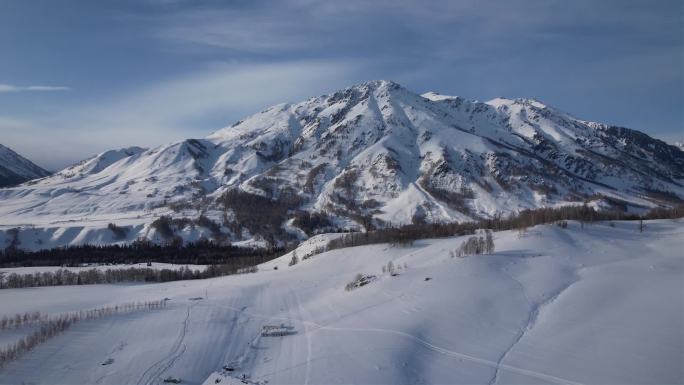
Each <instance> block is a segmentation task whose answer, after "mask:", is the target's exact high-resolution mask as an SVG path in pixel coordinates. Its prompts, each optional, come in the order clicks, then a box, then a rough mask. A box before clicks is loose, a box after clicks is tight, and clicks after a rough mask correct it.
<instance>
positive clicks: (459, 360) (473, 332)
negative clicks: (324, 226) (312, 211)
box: [0, 220, 684, 384]
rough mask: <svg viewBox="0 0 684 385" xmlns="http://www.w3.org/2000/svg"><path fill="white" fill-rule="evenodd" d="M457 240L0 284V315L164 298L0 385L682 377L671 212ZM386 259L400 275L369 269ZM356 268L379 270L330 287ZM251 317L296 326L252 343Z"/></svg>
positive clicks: (676, 235) (101, 324) (100, 325)
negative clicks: (184, 276)
mask: <svg viewBox="0 0 684 385" xmlns="http://www.w3.org/2000/svg"><path fill="white" fill-rule="evenodd" d="M463 240H464V237H456V238H449V239H436V240H422V241H417V242H415V244H414V245H413V246H410V247H398V246H391V245H387V244H383V245H371V246H363V247H356V248H347V249H339V250H334V251H330V252H326V253H323V254H318V255H315V256H313V257H311V258H308V259H306V260H303V261H301V262H300V263H299V264H297V265H295V266H292V267H288V261H289V260H290V259H291V255H285V256H283V257H281V258H279V259H277V260H274V261H271V262H268V263H265V264H263V265H261V266H260V271H259V272H258V273H255V274H246V275H240V276H229V277H222V278H214V279H208V280H200V281H180V282H170V283H161V284H143V285H140V284H138V285H94V286H73V287H68V286H67V287H52V288H31V289H12V290H2V291H0V304H2V306H0V316H1V315H12V314H15V313H18V312H26V311H35V310H39V311H41V312H45V313H60V312H65V311H72V310H77V309H88V308H94V307H99V306H105V305H109V304H116V303H123V302H130V301H136V300H140V301H143V300H155V299H162V298H165V297H166V298H170V301H169V305H168V307H167V308H165V309H162V310H154V311H149V312H141V313H134V314H128V315H121V316H114V317H110V318H105V319H100V320H97V321H87V322H82V323H79V324H77V325H76V326H74V327H72V328H71V329H69V330H68V331H66V332H65V333H63V334H61V335H59V336H58V337H56V338H54V339H52V340H50V341H48V342H47V343H45V344H43V345H40V346H39V347H38V348H36V349H35V350H34V351H31V352H30V353H28V354H27V355H25V356H23V357H22V358H21V359H19V360H18V361H15V362H13V363H11V364H9V365H8V366H6V367H4V368H2V369H0V384H19V383H22V382H25V383H32V384H86V383H87V384H151V383H161V382H162V381H163V379H164V378H167V377H169V376H171V377H174V378H180V379H182V380H183V383H187V384H201V383H203V382H204V381H205V380H206V379H207V378H209V376H210V375H212V376H214V377H212V380H211V381H212V382H213V381H214V378H217V376H219V375H218V374H212V373H214V372H220V371H221V367H222V366H223V365H230V366H231V367H234V368H235V371H234V372H233V373H235V375H236V376H239V375H242V374H243V373H244V374H246V375H248V376H249V377H250V378H251V380H252V381H262V382H263V381H268V383H269V384H281V383H285V384H334V383H357V384H361V383H364V384H365V383H373V384H420V383H440V384H457V383H468V384H473V383H479V384H494V383H497V384H506V383H527V384H533V383H534V384H536V383H543V384H548V383H559V384H577V383H682V382H683V381H684V373H683V370H682V362H684V328H682V325H684V319H683V314H684V308H683V306H684V255H683V253H682V247H683V246H684V242H683V240H684V223H682V222H681V221H676V220H675V221H672V220H659V221H649V222H646V226H645V229H644V231H643V233H640V232H639V229H638V223H636V222H613V223H612V224H611V223H607V222H604V223H597V224H593V225H585V226H584V227H583V228H582V226H581V225H580V224H579V223H577V222H570V223H569V226H568V228H567V229H563V228H560V227H558V226H555V225H553V224H550V225H543V226H536V227H533V228H530V229H528V230H527V231H525V232H518V231H507V232H500V233H495V242H496V247H497V251H496V252H495V253H494V254H492V255H485V256H472V257H467V258H450V256H449V251H450V250H453V249H455V248H457V247H458V245H460V243H461V242H462V241H463ZM314 243H315V242H314ZM304 247H306V248H308V249H311V248H312V244H311V243H309V244H307V245H305V246H304ZM307 253H308V251H306V250H298V255H300V256H302V255H305V254H307ZM388 261H392V262H393V263H394V265H395V266H402V269H401V270H398V273H399V275H397V276H394V277H391V276H389V275H387V274H385V275H383V274H382V273H381V266H382V265H383V264H386V263H387V262H388ZM404 264H406V266H407V268H403V266H404ZM275 267H277V268H278V269H277V270H275V269H274V268H275ZM357 273H365V274H375V275H378V277H379V279H377V280H376V281H374V282H372V283H371V284H369V285H367V286H364V287H361V288H358V289H355V290H353V291H350V292H347V291H345V290H344V286H345V284H346V283H347V282H349V281H350V280H352V279H353V277H354V275H355V274H357ZM426 277H429V278H431V279H430V280H426V279H425V278H426ZM198 297H202V299H201V300H198V299H197V298H198ZM266 324H276V325H279V324H286V325H288V326H292V327H294V330H295V331H296V333H295V334H293V335H289V336H285V337H275V338H273V337H261V336H260V331H261V328H262V326H263V325H266ZM2 333H4V332H0V334H2ZM109 359H111V361H108V360H109ZM105 362H109V364H107V365H102V364H103V363H105ZM228 382H229V381H228V380H224V382H223V383H228ZM231 383H232V382H231Z"/></svg>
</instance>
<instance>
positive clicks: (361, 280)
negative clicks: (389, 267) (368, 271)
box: [344, 273, 376, 291]
mask: <svg viewBox="0 0 684 385" xmlns="http://www.w3.org/2000/svg"><path fill="white" fill-rule="evenodd" d="M375 279H376V277H375V276H374V275H363V274H361V273H359V274H356V276H355V277H354V279H353V280H352V281H351V282H349V283H347V284H346V285H345V286H344V290H346V291H352V290H354V289H357V288H359V287H362V286H366V285H368V284H369V283H371V282H373V281H375Z"/></svg>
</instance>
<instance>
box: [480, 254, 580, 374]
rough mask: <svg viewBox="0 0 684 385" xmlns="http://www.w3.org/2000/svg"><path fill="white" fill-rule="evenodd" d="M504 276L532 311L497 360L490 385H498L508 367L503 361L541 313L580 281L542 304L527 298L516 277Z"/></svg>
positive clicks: (561, 289) (568, 284)
mask: <svg viewBox="0 0 684 385" xmlns="http://www.w3.org/2000/svg"><path fill="white" fill-rule="evenodd" d="M501 271H502V272H503V273H504V274H506V275H507V276H508V277H509V278H510V279H511V280H512V281H514V282H515V283H516V284H517V285H518V286H519V287H520V291H521V293H522V295H523V296H524V297H525V300H526V301H527V303H528V304H529V307H530V311H529V313H528V317H527V322H526V324H525V326H524V327H523V328H521V329H520V331H518V334H517V335H516V338H515V339H514V340H513V342H512V343H511V344H510V345H509V346H508V348H506V350H504V352H503V353H502V354H501V356H500V357H499V359H498V360H496V364H497V365H496V368H495V370H494V375H493V376H492V378H491V379H490V380H489V382H488V385H493V384H496V382H497V381H498V380H499V371H500V369H501V368H503V367H505V366H506V365H503V361H504V360H505V359H506V357H507V356H508V354H509V353H510V352H511V351H512V350H513V348H515V346H516V345H517V344H518V343H519V342H520V341H521V340H522V339H523V337H525V335H526V334H527V333H528V332H529V331H530V330H532V328H533V327H534V325H535V324H536V323H537V320H538V319H539V314H540V313H541V311H542V310H543V309H544V308H545V307H546V306H548V305H550V304H551V303H553V301H555V300H556V299H557V298H558V297H559V296H560V295H561V294H562V293H563V292H564V291H565V290H567V289H568V288H569V287H570V286H572V285H573V284H574V283H575V282H577V281H578V279H579V278H576V279H574V280H572V281H570V282H568V283H567V284H565V285H564V286H563V287H561V288H560V289H559V290H558V291H556V293H554V294H553V295H552V296H551V297H549V298H547V299H545V300H544V301H542V302H540V303H535V302H533V301H532V300H530V298H529V297H528V296H527V293H526V292H525V286H524V285H523V284H522V283H521V282H520V281H519V280H518V279H517V278H515V277H514V276H512V275H510V274H508V272H506V269H505V268H504V269H502V270H501Z"/></svg>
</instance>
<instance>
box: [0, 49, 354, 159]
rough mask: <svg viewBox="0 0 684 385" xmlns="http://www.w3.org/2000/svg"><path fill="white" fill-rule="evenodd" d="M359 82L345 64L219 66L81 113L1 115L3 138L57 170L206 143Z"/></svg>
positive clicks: (87, 106)
mask: <svg viewBox="0 0 684 385" xmlns="http://www.w3.org/2000/svg"><path fill="white" fill-rule="evenodd" d="M358 76H359V72H358V68H357V65H356V64H354V63H348V62H333V61H291V62H284V63H274V64H255V63H217V64H214V65H212V66H210V67H208V68H205V69H203V70H198V71H195V72H191V73H188V74H186V75H184V76H177V77H174V78H172V79H169V80H166V81H161V82H158V83H155V84H152V85H149V86H144V87H141V88H136V89H132V90H130V91H129V92H124V93H121V94H117V95H115V96H113V97H111V98H110V99H107V100H100V101H98V102H96V103H92V104H85V105H79V108H78V110H69V111H64V112H63V113H51V114H49V115H43V116H31V117H29V118H18V117H12V118H10V117H5V118H3V117H2V116H0V138H1V139H2V140H4V141H7V143H8V144H10V145H12V146H16V147H17V150H21V151H22V153H23V154H25V155H26V156H27V157H28V158H29V159H32V160H35V161H36V162H38V163H39V164H41V165H45V166H46V167H49V168H51V169H58V168H62V167H64V166H67V165H68V164H70V163H72V162H75V161H78V160H80V159H83V158H86V157H88V156H90V155H93V154H95V153H98V152H101V151H105V150H108V149H111V148H118V147H126V146H132V145H138V146H143V147H154V146H157V145H160V144H166V143H169V142H172V141H174V140H180V139H186V138H191V137H204V136H207V135H209V134H211V133H212V132H213V131H215V130H217V129H220V128H221V127H224V126H226V125H229V124H231V123H232V122H233V121H235V120H237V119H240V118H243V117H244V116H246V115H250V114H252V113H255V112H258V111H260V110H262V109H264V108H266V107H270V106H271V105H273V104H277V103H281V102H287V101H291V102H298V101H301V100H302V99H304V98H307V97H310V96H313V95H320V94H322V93H324V92H329V91H332V90H334V89H336V88H339V87H343V86H346V85H348V84H351V83H353V82H354V81H356V80H357V79H358ZM46 127H49V128H50V129H49V130H46V129H45V128H46ZM84 133H87V134H86V135H84ZM38 137H39V138H40V141H37V140H36V138H38ZM45 143H50V151H48V152H46V151H45Z"/></svg>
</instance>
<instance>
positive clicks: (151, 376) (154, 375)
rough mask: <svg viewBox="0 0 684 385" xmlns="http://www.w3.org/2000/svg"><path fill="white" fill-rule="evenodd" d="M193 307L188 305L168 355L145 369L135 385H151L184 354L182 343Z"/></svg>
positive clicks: (184, 347)
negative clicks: (181, 325)
mask: <svg viewBox="0 0 684 385" xmlns="http://www.w3.org/2000/svg"><path fill="white" fill-rule="evenodd" d="M193 306H195V304H192V305H188V308H187V313H186V315H185V319H184V320H183V327H181V330H180V333H179V334H178V337H177V338H176V341H175V342H174V343H173V345H172V347H171V351H170V353H169V354H167V355H166V357H164V358H162V359H161V360H159V361H157V362H155V363H154V364H152V365H151V366H150V367H149V368H147V369H146V370H145V371H144V372H143V374H142V375H141V376H140V379H139V380H138V382H137V385H149V384H152V383H153V382H154V380H156V379H158V377H159V376H161V375H162V374H164V372H165V371H167V370H168V369H169V368H170V367H171V366H173V364H175V363H176V361H177V360H178V359H179V358H180V357H181V356H182V355H183V353H185V349H186V346H185V344H184V343H183V341H184V340H185V335H186V333H187V331H188V320H189V319H190V311H191V310H192V307H193Z"/></svg>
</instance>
